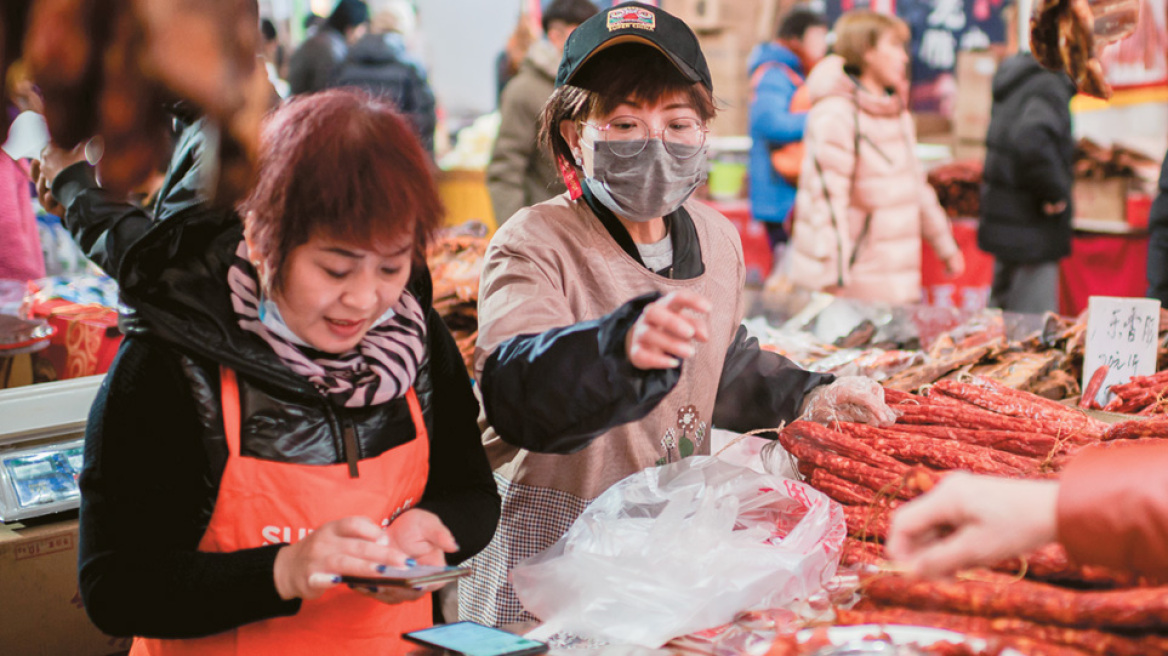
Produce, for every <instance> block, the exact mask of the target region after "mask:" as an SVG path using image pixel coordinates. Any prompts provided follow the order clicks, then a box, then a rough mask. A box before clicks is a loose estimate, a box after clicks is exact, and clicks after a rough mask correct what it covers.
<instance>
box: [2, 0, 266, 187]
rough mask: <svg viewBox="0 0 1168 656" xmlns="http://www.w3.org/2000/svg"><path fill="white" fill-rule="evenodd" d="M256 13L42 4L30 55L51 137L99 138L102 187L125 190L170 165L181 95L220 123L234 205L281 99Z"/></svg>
mask: <svg viewBox="0 0 1168 656" xmlns="http://www.w3.org/2000/svg"><path fill="white" fill-rule="evenodd" d="M6 3H7V0H6ZM18 4H19V3H18ZM256 12H257V4H256V3H255V2H254V0H133V1H127V0H36V2H34V3H33V4H32V9H31V12H30V13H29V16H28V24H27V32H26V33H25V36H24V59H25V61H26V63H27V65H28V68H29V72H30V74H31V76H32V78H33V80H34V81H35V82H36V83H37V85H38V86H39V87H40V89H41V92H42V94H43V96H44V100H45V119H46V121H47V122H48V125H49V132H50V134H51V135H52V138H53V142H54V143H55V144H56V145H57V146H59V147H61V148H67V149H68V148H73V147H74V146H76V145H77V144H79V143H81V142H83V141H85V140H87V139H89V138H90V137H93V136H100V137H102V139H103V141H104V146H105V155H104V156H103V158H102V160H101V162H100V164H99V173H100V176H101V179H102V184H103V185H104V186H105V187H107V188H109V189H111V190H112V191H115V192H119V193H124V192H127V191H129V190H130V189H132V188H133V187H135V186H136V185H138V184H139V183H141V182H142V181H144V180H145V179H146V178H147V177H149V175H150V174H151V173H152V172H154V171H156V170H158V169H160V168H162V167H163V166H164V165H165V162H166V157H167V154H168V153H169V152H170V135H169V133H168V127H169V124H170V115H169V113H168V112H167V109H166V107H167V105H169V104H171V103H173V102H174V101H176V100H180V99H181V100H185V101H188V102H190V103H191V104H193V105H195V106H197V107H198V108H199V109H200V110H201V112H202V113H203V114H205V115H206V116H207V117H209V118H210V119H211V120H212V121H213V122H214V123H216V124H217V125H218V126H219V132H218V134H219V143H218V148H213V149H211V150H213V151H214V152H215V153H216V154H217V157H218V159H217V160H216V161H215V162H212V164H214V165H215V166H214V167H213V168H215V169H216V170H217V171H218V173H219V174H218V176H217V187H218V192H219V193H218V194H217V196H216V200H218V201H220V202H223V203H232V202H234V201H235V200H236V199H238V198H239V196H240V195H242V194H243V193H244V192H245V191H246V189H247V188H248V186H249V185H250V181H251V175H252V169H253V164H254V162H255V157H256V152H257V144H258V135H259V125H260V120H261V118H262V116H263V114H264V113H265V112H266V111H267V109H268V108H269V107H271V106H272V101H273V92H272V89H271V86H270V84H266V77H264V78H263V80H260V79H259V78H257V76H256V75H255V72H256V71H257V70H262V67H258V66H257V64H256V60H255V55H256V41H257V38H258V36H257V33H258V20H259V17H258V15H257V13H256ZM7 14H8V9H7V4H6V8H5V13H4V16H5V18H4V19H3V20H5V21H6V20H7Z"/></svg>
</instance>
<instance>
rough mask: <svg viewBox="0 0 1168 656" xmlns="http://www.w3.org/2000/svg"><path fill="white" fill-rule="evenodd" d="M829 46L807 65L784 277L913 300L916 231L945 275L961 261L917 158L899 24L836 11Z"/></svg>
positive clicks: (916, 296) (865, 295)
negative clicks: (806, 101)
mask: <svg viewBox="0 0 1168 656" xmlns="http://www.w3.org/2000/svg"><path fill="white" fill-rule="evenodd" d="M835 33H836V45H835V53H836V54H833V55H831V56H829V57H827V58H826V59H824V60H823V61H822V62H820V64H819V65H818V66H817V67H816V68H815V70H814V71H812V73H811V75H810V77H808V78H807V87H808V91H809V93H810V95H811V101H812V103H813V105H812V108H811V112H810V113H809V114H808V117H807V129H806V136H805V139H804V143H805V144H806V155H805V159H804V161H803V172H802V175H801V176H800V178H799V191H798V194H797V196H796V199H795V220H794V228H793V233H794V234H793V236H792V240H791V243H792V255H791V258H792V261H791V264H790V267H791V268H790V280H791V282H792V283H794V284H795V285H796V286H798V287H802V288H805V289H812V290H822V291H828V292H832V293H835V294H838V295H840V296H848V297H853V298H862V299H865V300H872V301H882V302H885V303H890V304H897V305H899V304H907V303H914V302H917V301H920V300H921V237H924V238H925V239H928V240H929V244H930V245H932V247H933V249H934V250H935V251H936V252H937V255H938V256H940V257H941V259H942V260H943V261H944V263H945V268H946V271H947V273H948V274H949V275H951V276H956V275H960V273H961V272H962V271H963V270H964V267H965V264H964V260H963V258H962V255H961V251H960V250H959V249H958V247H957V243H956V242H955V241H954V240H953V231H952V228H951V227H950V225H949V219H948V217H947V216H946V215H945V212H944V211H943V210H942V209H941V206H940V204H939V203H938V202H937V196H936V194H935V193H934V192H933V189H932V188H931V187H930V186H929V185H928V183H927V182H926V181H925V177H924V170H923V168H922V167H921V165H920V162H919V161H918V160H917V157H916V153H915V147H916V131H915V128H914V126H913V122H912V117H911V115H910V114H909V111H908V109H907V107H906V103H905V97H906V95H907V89H908V81H907V65H908V53H907V52H906V51H905V47H904V45H905V42H906V41H907V40H908V37H909V30H908V26H907V25H905V23H904V22H902V21H901V20H900V19H898V18H895V17H891V16H886V15H883V14H877V13H874V12H870V11H853V12H848V13H847V14H844V15H843V16H842V17H841V18H840V19H839V21H838V22H837V23H836V26H835Z"/></svg>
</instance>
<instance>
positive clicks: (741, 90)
mask: <svg viewBox="0 0 1168 656" xmlns="http://www.w3.org/2000/svg"><path fill="white" fill-rule="evenodd" d="M698 41H699V42H700V44H701V47H702V52H703V53H705V55H706V63H707V64H708V65H709V67H710V77H711V78H712V79H713V82H714V98H715V100H716V102H717V103H718V105H719V111H718V117H717V118H716V119H715V120H714V123H713V124H712V125H711V126H710V130H711V132H712V133H713V134H716V135H718V136H741V135H745V134H748V133H749V132H750V130H749V128H750V126H749V119H750V80H749V79H748V75H747V69H746V61H747V58H748V57H749V56H750V48H751V43H750V42H749V41H744V40H743V39H742V37H741V35H739V34H738V33H737V32H735V31H733V30H718V31H716V32H709V33H704V34H700V35H698Z"/></svg>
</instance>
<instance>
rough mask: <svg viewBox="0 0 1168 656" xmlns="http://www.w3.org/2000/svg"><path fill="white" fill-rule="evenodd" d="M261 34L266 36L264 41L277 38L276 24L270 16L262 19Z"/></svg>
mask: <svg viewBox="0 0 1168 656" xmlns="http://www.w3.org/2000/svg"><path fill="white" fill-rule="evenodd" d="M260 34H262V35H263V36H264V41H275V40H276V24H275V23H273V22H272V19H270V18H264V19H262V20H260Z"/></svg>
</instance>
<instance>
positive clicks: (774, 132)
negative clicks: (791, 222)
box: [747, 7, 828, 248]
mask: <svg viewBox="0 0 1168 656" xmlns="http://www.w3.org/2000/svg"><path fill="white" fill-rule="evenodd" d="M827 28H828V24H827V19H826V18H825V17H824V16H823V14H820V13H818V12H816V11H814V10H812V9H809V8H806V7H796V8H795V9H792V10H791V11H790V12H788V13H787V15H786V16H784V17H783V20H782V23H781V24H780V25H779V30H778V33H777V34H776V36H775V40H773V41H768V42H766V43H760V44H759V45H758V46H756V47H755V49H754V50H753V51H752V52H751V53H750V59H749V60H748V62H747V70H748V71H750V83H751V88H752V90H753V94H752V96H751V101H750V137H751V139H752V140H753V141H752V145H751V148H750V213H751V215H752V216H754V218H756V219H758V220H759V221H762V222H763V224H764V225H765V226H766V230H767V236H768V238H769V240H770V245H771V248H775V247H777V246H778V245H779V244H784V243H786V241H787V231H786V228H784V226H783V224H784V223H785V222H786V221H787V219H788V218H790V214H791V209H792V208H793V207H794V206H795V191H796V187H797V184H796V183H797V179H790V178H787V177H785V174H784V173H782V172H780V171H779V170H777V169H776V167H775V164H774V160H773V156H772V154H773V153H774V151H775V150H776V149H780V148H784V147H787V146H789V145H790V144H798V143H800V142H802V141H803V129H804V127H805V126H806V125H807V111H808V110H809V109H811V104H810V102H807V101H804V102H797V101H796V93H797V92H798V91H799V89H800V88H802V86H803V81H804V80H806V79H807V75H808V74H809V73H810V72H811V69H812V68H814V67H815V65H816V64H818V63H819V60H821V59H823V56H824V55H825V54H827ZM792 152H793V153H797V152H798V151H797V150H793V151H792ZM801 159H802V158H798V157H796V161H795V166H796V167H797V166H798V164H799V161H801Z"/></svg>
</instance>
